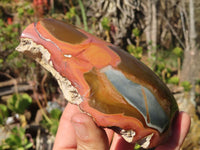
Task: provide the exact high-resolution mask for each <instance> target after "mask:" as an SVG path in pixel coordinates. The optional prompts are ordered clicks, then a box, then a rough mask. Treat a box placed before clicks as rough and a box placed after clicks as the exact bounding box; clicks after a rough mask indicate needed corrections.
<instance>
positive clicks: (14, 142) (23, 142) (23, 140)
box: [0, 127, 33, 150]
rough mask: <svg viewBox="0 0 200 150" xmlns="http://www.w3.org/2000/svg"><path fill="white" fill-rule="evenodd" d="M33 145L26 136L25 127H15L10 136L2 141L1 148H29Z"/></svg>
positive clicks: (1, 149) (12, 149)
mask: <svg viewBox="0 0 200 150" xmlns="http://www.w3.org/2000/svg"><path fill="white" fill-rule="evenodd" d="M32 146H33V143H32V142H30V140H29V139H28V137H27V136H26V132H25V129H24V128H22V127H14V128H13V129H11V132H10V134H9V136H8V137H7V138H6V139H5V140H4V141H2V143H1V145H0V150H27V149H29V148H31V147H32Z"/></svg>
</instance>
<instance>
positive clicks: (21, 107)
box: [7, 93, 32, 114]
mask: <svg viewBox="0 0 200 150" xmlns="http://www.w3.org/2000/svg"><path fill="white" fill-rule="evenodd" d="M31 103H32V98H31V97H30V96H29V95H28V94H26V93H24V94H14V95H13V96H12V97H11V98H9V99H8V100H7V107H8V108H9V109H10V110H11V111H12V112H14V113H18V114H23V113H24V111H25V110H26V109H27V107H28V106H29V105H30V104H31Z"/></svg>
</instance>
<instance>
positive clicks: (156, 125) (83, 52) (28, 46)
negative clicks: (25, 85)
mask: <svg viewBox="0 0 200 150" xmlns="http://www.w3.org/2000/svg"><path fill="white" fill-rule="evenodd" d="M17 50H18V51H20V52H23V53H25V54H27V55H29V56H30V57H32V58H33V59H35V60H36V61H37V62H39V63H40V64H41V65H42V66H43V67H44V68H46V69H47V70H48V71H50V72H51V73H52V75H53V76H54V77H55V78H56V79H57V81H58V84H59V86H60V88H61V90H62V91H63V94H64V96H65V98H66V99H67V100H68V101H69V102H71V103H73V104H76V105H78V106H79V107H80V109H81V110H82V111H84V112H86V113H87V114H90V115H91V116H92V117H93V119H94V121H95V122H96V124H97V125H98V126H102V127H107V128H111V129H113V130H114V131H115V132H117V133H118V134H121V135H122V137H123V138H124V139H125V140H126V141H127V142H133V143H135V142H137V143H139V144H141V145H142V147H144V148H151V147H155V146H157V145H158V144H160V143H162V142H164V141H165V140H166V138H167V137H168V136H169V134H170V128H171V124H172V120H173V118H174V116H175V113H176V112H177V111H178V107H177V104H176V101H175V99H174V97H173V95H172V94H171V93H170V91H169V89H168V88H167V87H166V85H165V84H164V83H163V82H162V81H161V80H160V79H159V78H158V77H157V76H156V75H155V73H153V72H152V71H151V70H150V69H149V68H148V67H147V66H145V65H144V64H143V63H141V62H140V61H138V60H137V59H136V58H134V57H133V56H131V55H129V54H128V53H127V52H125V51H123V50H121V49H119V48H117V47H116V46H114V45H112V44H110V43H107V42H105V41H102V40H100V39H98V38H96V37H95V36H93V35H91V34H89V33H87V32H85V31H83V30H80V29H79V28H76V27H74V26H72V25H69V24H66V23H64V22H61V21H57V20H54V19H43V20H41V21H39V22H37V23H33V24H31V25H29V26H28V27H27V28H26V29H25V30H24V31H23V33H22V35H21V42H20V45H19V46H18V47H17Z"/></svg>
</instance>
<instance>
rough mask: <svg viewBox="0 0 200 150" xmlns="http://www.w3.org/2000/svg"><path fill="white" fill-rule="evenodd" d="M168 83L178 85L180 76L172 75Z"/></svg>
mask: <svg viewBox="0 0 200 150" xmlns="http://www.w3.org/2000/svg"><path fill="white" fill-rule="evenodd" d="M168 83H171V84H175V85H178V83H179V78H178V77H177V76H174V77H171V78H169V81H168Z"/></svg>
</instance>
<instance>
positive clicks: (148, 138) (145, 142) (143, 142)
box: [138, 133, 154, 149]
mask: <svg viewBox="0 0 200 150" xmlns="http://www.w3.org/2000/svg"><path fill="white" fill-rule="evenodd" d="M153 135H154V134H153V133H152V134H149V135H147V136H146V137H144V138H143V139H141V140H139V141H138V144H140V146H141V147H142V148H145V149H146V148H148V147H149V145H150V143H151V139H152V137H153Z"/></svg>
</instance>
